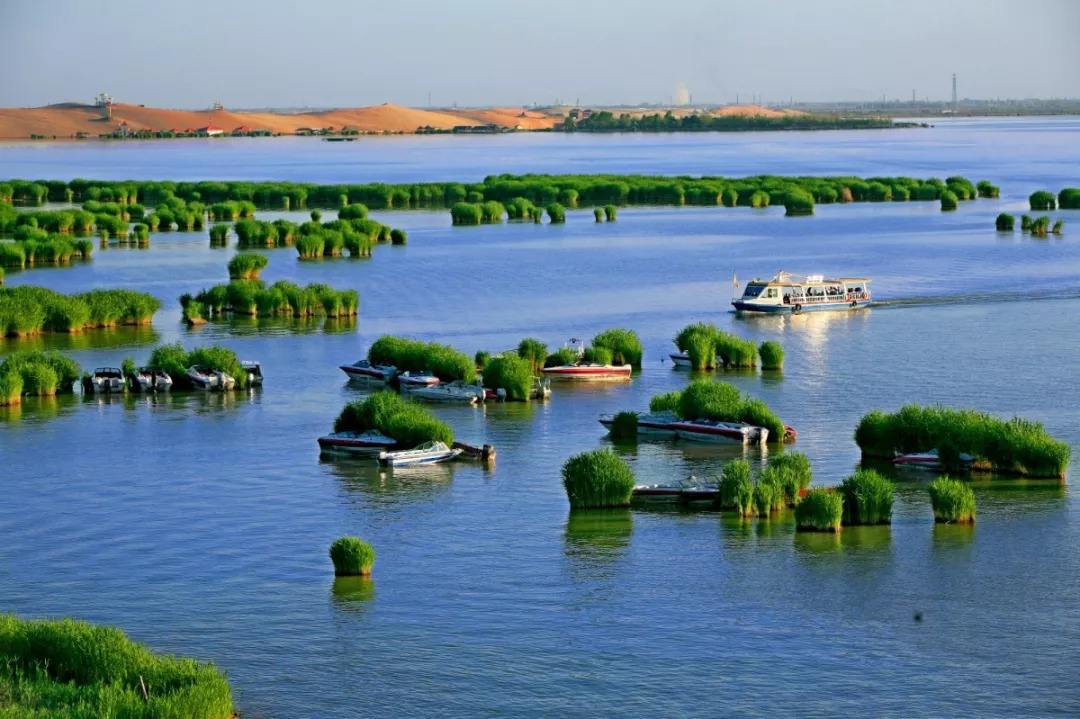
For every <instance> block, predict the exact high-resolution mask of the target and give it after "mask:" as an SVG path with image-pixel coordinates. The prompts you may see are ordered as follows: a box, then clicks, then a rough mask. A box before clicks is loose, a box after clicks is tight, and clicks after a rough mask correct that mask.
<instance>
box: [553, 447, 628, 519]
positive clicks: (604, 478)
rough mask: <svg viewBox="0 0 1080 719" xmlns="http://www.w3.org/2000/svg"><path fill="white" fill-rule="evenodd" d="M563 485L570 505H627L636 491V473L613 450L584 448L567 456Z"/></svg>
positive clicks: (576, 506) (574, 507) (597, 507)
mask: <svg viewBox="0 0 1080 719" xmlns="http://www.w3.org/2000/svg"><path fill="white" fill-rule="evenodd" d="M562 478H563V487H564V488H565V489H566V497H567V499H569V500H570V508H571V509H600V508H604V507H624V506H626V505H628V504H630V496H631V494H632V493H633V491H634V483H635V480H634V473H633V471H632V470H631V469H630V466H629V465H628V464H627V463H626V462H625V461H623V460H622V459H621V458H620V457H619V456H618V455H616V454H615V453H614V452H612V451H611V450H594V451H592V452H582V453H581V454H578V455H575V456H573V457H571V458H570V459H568V460H566V463H565V464H563V468H562Z"/></svg>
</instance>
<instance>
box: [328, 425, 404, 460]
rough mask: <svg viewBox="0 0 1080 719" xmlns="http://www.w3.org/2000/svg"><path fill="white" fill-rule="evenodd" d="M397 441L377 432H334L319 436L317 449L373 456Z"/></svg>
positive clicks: (389, 447) (392, 445)
mask: <svg viewBox="0 0 1080 719" xmlns="http://www.w3.org/2000/svg"><path fill="white" fill-rule="evenodd" d="M396 444H397V442H396V441H395V440H393V439H391V438H390V437H387V436H386V435H384V434H380V433H379V432H375V431H371V432H362V433H359V434H357V433H356V432H334V433H332V434H328V435H326V436H325V437H319V449H321V450H322V451H323V452H335V453H340V454H351V455H358V456H369V457H375V456H378V455H379V454H380V453H382V452H384V451H386V450H388V449H391V448H392V447H394V446H395V445H396Z"/></svg>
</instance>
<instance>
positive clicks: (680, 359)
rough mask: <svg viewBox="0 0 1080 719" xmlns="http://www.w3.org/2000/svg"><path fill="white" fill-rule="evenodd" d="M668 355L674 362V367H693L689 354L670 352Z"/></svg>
mask: <svg viewBox="0 0 1080 719" xmlns="http://www.w3.org/2000/svg"><path fill="white" fill-rule="evenodd" d="M668 357H670V358H671V363H672V364H674V365H675V366H676V367H680V368H683V367H685V368H687V369H689V368H690V367H693V365H692V364H691V363H690V355H688V354H686V353H685V352H672V353H671V354H669V355H668Z"/></svg>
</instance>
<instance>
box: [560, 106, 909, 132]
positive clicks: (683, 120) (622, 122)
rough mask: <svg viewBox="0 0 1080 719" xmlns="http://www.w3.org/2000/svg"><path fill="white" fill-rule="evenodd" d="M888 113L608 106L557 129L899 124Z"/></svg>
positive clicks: (828, 127) (740, 128)
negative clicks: (702, 111) (691, 111)
mask: <svg viewBox="0 0 1080 719" xmlns="http://www.w3.org/2000/svg"><path fill="white" fill-rule="evenodd" d="M895 126H896V124H895V123H894V122H893V120H892V119H891V118H888V117H846V116H843V115H800V114H791V115H784V116H782V117H767V116H764V115H725V116H717V115H697V114H695V115H684V116H676V115H675V114H674V113H672V112H671V111H670V110H668V111H667V112H665V113H664V114H660V113H656V114H653V115H630V114H629V113H625V112H624V113H621V114H619V115H615V114H614V113H612V112H610V111H608V110H600V111H598V112H594V113H592V114H591V115H589V116H588V117H584V118H580V119H575V118H573V117H567V118H566V119H565V120H563V123H562V124H561V125H559V126H558V127H557V128H556V129H558V130H562V131H563V132H746V131H752V130H866V129H879V128H888V127H895Z"/></svg>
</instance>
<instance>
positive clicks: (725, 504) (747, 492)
mask: <svg viewBox="0 0 1080 719" xmlns="http://www.w3.org/2000/svg"><path fill="white" fill-rule="evenodd" d="M718 489H719V495H720V499H719V503H720V509H733V510H735V511H736V512H738V513H739V516H742V517H750V516H753V514H754V483H753V481H752V480H751V477H750V463H749V462H747V461H746V460H745V459H733V460H731V461H730V462H728V463H727V464H725V465H724V469H723V470H722V471H721V473H720V486H719V488H718Z"/></svg>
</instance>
